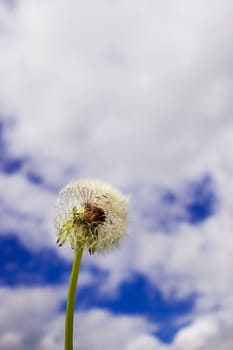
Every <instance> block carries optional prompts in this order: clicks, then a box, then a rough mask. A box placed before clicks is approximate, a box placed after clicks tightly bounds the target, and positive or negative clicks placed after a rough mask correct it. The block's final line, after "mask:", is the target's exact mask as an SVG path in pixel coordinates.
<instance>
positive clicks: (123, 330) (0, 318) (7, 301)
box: [0, 288, 157, 350]
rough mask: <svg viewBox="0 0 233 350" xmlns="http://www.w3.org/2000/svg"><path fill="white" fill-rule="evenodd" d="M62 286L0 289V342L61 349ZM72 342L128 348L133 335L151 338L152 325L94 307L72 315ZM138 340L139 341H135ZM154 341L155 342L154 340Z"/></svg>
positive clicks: (15, 348) (13, 348)
mask: <svg viewBox="0 0 233 350" xmlns="http://www.w3.org/2000/svg"><path fill="white" fill-rule="evenodd" d="M65 295H66V290H65V288H60V289H59V288H54V289H53V288H41V289H40V288H31V289H26V288H18V289H9V288H4V289H0V297H1V305H2V306H1V315H0V344H1V347H2V348H4V349H6V350H21V349H22V348H23V349H25V350H27V349H31V348H33V349H35V350H42V349H43V350H53V349H54V350H55V349H56V350H57V349H63V341H64V315H63V314H59V311H58V310H59V306H60V303H61V302H62V301H63V300H64V298H65ZM74 329H75V344H78V346H79V348H80V349H83V350H85V349H86V350H87V349H90V348H91V347H93V348H95V349H96V350H98V349H103V347H106V348H108V349H111V350H116V349H119V347H120V348H122V349H125V350H129V349H130V348H131V343H134V342H135V339H136V338H138V339H140V341H139V343H142V340H143V341H144V340H145V344H146V343H148V342H149V344H151V343H152V342H153V338H152V336H150V332H152V331H154V330H155V326H154V325H152V324H150V323H149V322H148V321H147V320H146V319H144V318H143V317H139V316H138V317H135V316H134V317H130V316H127V315H118V316H115V315H113V314H112V313H110V312H108V311H105V310H101V309H93V310H90V311H86V312H79V313H78V315H75V328H74ZM136 342H138V341H136ZM154 343H157V342H156V340H154Z"/></svg>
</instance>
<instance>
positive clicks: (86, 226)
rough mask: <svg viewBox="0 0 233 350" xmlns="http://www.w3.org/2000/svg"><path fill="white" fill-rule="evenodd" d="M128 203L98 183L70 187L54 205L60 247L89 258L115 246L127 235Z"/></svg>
mask: <svg viewBox="0 0 233 350" xmlns="http://www.w3.org/2000/svg"><path fill="white" fill-rule="evenodd" d="M127 206H128V199H127V198H126V197H125V196H123V195H122V194H121V193H120V192H119V191H118V190H116V189H114V188H113V187H112V186H110V185H108V184H105V183H102V182H100V181H96V180H80V181H76V182H73V183H71V184H68V185H67V186H65V187H64V188H63V189H62V190H61V191H60V193H59V196H58V199H57V201H56V203H55V208H56V229H57V233H58V239H57V243H58V245H59V246H62V245H63V244H64V243H65V242H66V241H68V242H69V244H70V246H71V248H72V249H75V250H80V249H83V248H84V249H88V251H89V253H90V254H93V253H95V252H96V251H103V250H106V249H109V248H111V247H112V246H113V245H116V244H117V243H118V242H119V240H120V238H121V237H122V236H124V235H125V230H126V225H127Z"/></svg>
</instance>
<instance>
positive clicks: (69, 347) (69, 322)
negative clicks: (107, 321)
mask: <svg viewBox="0 0 233 350" xmlns="http://www.w3.org/2000/svg"><path fill="white" fill-rule="evenodd" d="M82 254H83V249H82V250H77V251H76V252H75V256H74V262H73V267H72V272H71V275H70V285H69V290H68V296H67V304H66V322H65V350H73V323H74V306H75V297H76V287H77V281H78V275H79V269H80V264H81V260H82Z"/></svg>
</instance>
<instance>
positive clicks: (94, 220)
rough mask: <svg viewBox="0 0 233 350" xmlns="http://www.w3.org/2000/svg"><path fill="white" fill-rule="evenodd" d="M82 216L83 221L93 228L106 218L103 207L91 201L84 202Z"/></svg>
mask: <svg viewBox="0 0 233 350" xmlns="http://www.w3.org/2000/svg"><path fill="white" fill-rule="evenodd" d="M83 216H84V219H85V221H86V222H87V223H89V224H90V225H92V226H93V227H95V228H96V227H98V226H99V225H101V224H103V223H104V222H105V219H106V215H105V213H104V211H103V209H101V208H99V207H97V206H96V205H95V204H92V203H86V204H85V206H84V213H83Z"/></svg>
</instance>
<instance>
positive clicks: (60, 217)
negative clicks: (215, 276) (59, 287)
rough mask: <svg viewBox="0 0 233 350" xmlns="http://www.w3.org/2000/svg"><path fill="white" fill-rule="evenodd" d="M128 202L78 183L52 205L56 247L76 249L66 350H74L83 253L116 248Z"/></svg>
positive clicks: (93, 184) (109, 190)
mask: <svg viewBox="0 0 233 350" xmlns="http://www.w3.org/2000/svg"><path fill="white" fill-rule="evenodd" d="M127 204H128V200H127V198H126V197H125V196H123V195H122V194H121V193H120V192H119V191H118V190H116V189H114V188H113V187H112V186H110V185H107V184H105V183H102V182H100V181H96V180H80V181H77V182H74V183H71V184H68V185H67V186H66V187H64V188H63V189H62V190H61V191H60V193H59V196H58V199H57V201H56V203H55V207H56V229H57V233H58V238H57V244H58V246H62V245H63V244H64V243H65V242H66V241H67V242H68V243H69V245H70V247H71V248H72V249H74V250H75V257H74V263H73V268H72V272H71V277H70V286H69V291H68V298H67V307H66V327H65V350H73V314H74V304H75V295H76V286H77V280H78V274H79V269H80V264H81V259H82V254H83V250H84V249H87V250H88V251H89V254H94V253H95V252H102V251H105V250H108V249H110V248H112V247H113V246H115V245H117V244H118V242H119V240H120V239H121V237H122V236H124V235H125V231H126V225H127Z"/></svg>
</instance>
